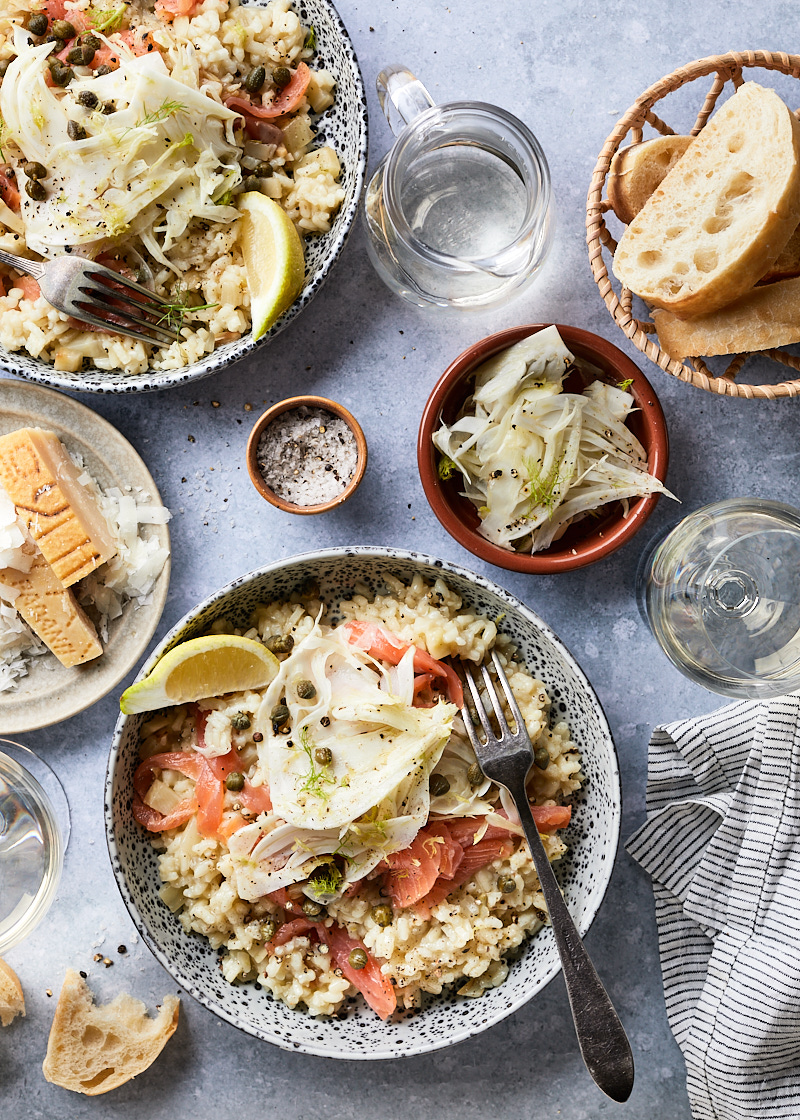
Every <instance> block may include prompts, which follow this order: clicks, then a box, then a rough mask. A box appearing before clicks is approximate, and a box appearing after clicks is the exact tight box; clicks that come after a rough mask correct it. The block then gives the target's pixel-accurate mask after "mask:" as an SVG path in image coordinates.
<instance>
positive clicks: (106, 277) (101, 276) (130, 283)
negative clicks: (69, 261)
mask: <svg viewBox="0 0 800 1120" xmlns="http://www.w3.org/2000/svg"><path fill="white" fill-rule="evenodd" d="M87 264H88V265H89V266H90V267H89V268H87V270H86V271H87V274H88V275H89V276H91V277H92V279H93V280H97V281H100V282H102V283H103V284H104V285H106V287H109V288H113V286H115V285H119V286H122V287H123V288H129V289H130V290H131V291H134V292H139V294H140V295H143V296H147V298H148V299H150V300H152V301H153V302H154V303H157V304H159V306H161V307H167V306H168V305H167V301H166V300H165V299H162V297H161V296H159V295H156V293H155V292H151V291H150V289H149V288H145V286H144V285H143V284H137V283H136V281H135V280H129V279H128V277H127V276H123V275H122V273H121V272H114V270H113V269H112V268H106V267H105V265H102V264H96V263H95V262H94V261H87Z"/></svg>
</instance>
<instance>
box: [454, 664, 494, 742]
mask: <svg viewBox="0 0 800 1120" xmlns="http://www.w3.org/2000/svg"><path fill="white" fill-rule="evenodd" d="M462 664H463V665H464V679H465V680H466V682H467V684H468V685H469V691H470V695H471V696H472V703H473V705H474V707H475V712H476V714H477V716H478V719H479V720H480V721H481V727H482V728H483V732H484V734H485V735H486V738H487V739H494V738H495V733H494V730H493V729H492V725H491V723H490V722H489V716H488V715H487V712H486V708H485V707H484V704H483V700H482V699H481V694H480V691H479V689H478V682H477V681H476V680H475V678H474V676H473V675H472V666H471V665H467V664H465V663H463V662H462ZM464 712H466V713H467V717H466V718H465V719H464V723H465V724H466V725H467V731H469V728H470V727H472V731H473V734H474V735H475V736H477V731H476V730H475V724H474V723H473V722H472V716H471V714H470V712H469V711H468V709H467V705H466V703H465V704H464V707H463V708H462V714H463V713H464ZM470 740H471V741H472V745H473V747H474V746H475V741H474V739H473V738H472V735H470Z"/></svg>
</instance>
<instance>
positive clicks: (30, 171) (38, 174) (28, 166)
mask: <svg viewBox="0 0 800 1120" xmlns="http://www.w3.org/2000/svg"><path fill="white" fill-rule="evenodd" d="M22 170H23V171H24V172H25V174H26V175H27V176H28V178H29V179H46V178H47V168H46V167H45V165H44V164H43V163H37V162H36V161H35V160H28V161H27V162H26V163H23V165H22Z"/></svg>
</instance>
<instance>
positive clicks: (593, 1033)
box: [508, 783, 633, 1102]
mask: <svg viewBox="0 0 800 1120" xmlns="http://www.w3.org/2000/svg"><path fill="white" fill-rule="evenodd" d="M508 791H509V793H510V794H511V795H512V797H513V798H514V801H515V802H516V805H517V809H518V811H519V819H520V823H521V824H522V827H523V829H524V830H525V837H526V839H527V841H528V847H529V848H530V850H531V855H532V856H533V863H534V866H535V867H536V873H537V874H538V876H539V883H540V884H541V888H542V894H543V895H544V897H545V902H546V903H547V910H548V913H549V915H550V923H551V925H552V927H553V934H554V936H555V939H556V946H557V948H558V954H559V956H560V957H561V968H562V970H563V973H564V980H565V982H566V985H567V995H568V996H569V1004H570V1008H571V1010H572V1018H573V1020H574V1022H575V1033H576V1034H577V1036H578V1044H579V1045H580V1048H581V1055H582V1057H583V1060H584V1062H585V1063H586V1068H587V1069H588V1071H589V1073H590V1074H591V1075H592V1077H593V1078H594V1080H595V1082H596V1083H597V1085H598V1086H599V1088H601V1089H602V1090H603V1092H604V1093H606V1094H607V1095H608V1096H609V1097H611V1098H612V1100H615V1101H620V1102H622V1101H626V1100H627V1099H628V1097H629V1096H630V1094H631V1090H632V1089H633V1054H632V1053H631V1047H630V1043H629V1042H628V1039H627V1036H626V1034H625V1029H624V1028H623V1026H622V1023H621V1022H620V1020H619V1016H618V1015H617V1013H616V1011H615V1010H614V1006H613V1004H612V1003H611V1000H610V999H609V997H608V992H607V991H606V990H605V988H604V987H603V984H602V981H601V980H600V977H599V976H598V975H597V972H596V971H595V967H594V965H593V964H592V962H591V960H590V959H589V954H588V953H587V952H586V949H585V948H584V945H583V942H582V941H581V938H580V934H579V933H578V931H577V929H576V928H575V923H574V922H573V920H572V917H571V915H570V912H569V910H568V909H567V907H566V903H565V902H564V899H563V898H562V896H561V891H560V890H559V888H558V883H557V882H556V877H555V875H554V874H553V869H552V867H551V866H550V861H549V860H548V858H547V853H546V852H545V850H544V845H543V844H542V840H541V837H540V836H539V830H538V829H537V827H536V824H535V823H534V820H533V815H532V813H531V810H530V806H529V804H528V798H527V795H526V793H525V787H524V783H523V784H522V786H521V787H520V788H519V789H518V790H517V789H512V788H511V787H510V786H509V787H508Z"/></svg>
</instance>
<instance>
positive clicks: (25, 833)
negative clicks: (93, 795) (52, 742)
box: [0, 739, 70, 956]
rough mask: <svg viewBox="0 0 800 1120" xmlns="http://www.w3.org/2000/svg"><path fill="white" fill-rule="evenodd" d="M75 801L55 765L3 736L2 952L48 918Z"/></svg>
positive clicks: (0, 816)
mask: <svg viewBox="0 0 800 1120" xmlns="http://www.w3.org/2000/svg"><path fill="white" fill-rule="evenodd" d="M69 828H70V825H69V805H68V802H67V798H66V794H65V793H64V790H63V788H62V786H61V783H60V782H59V780H58V778H57V777H56V776H55V774H54V773H53V771H52V770H51V769H50V767H49V766H48V765H47V764H46V763H45V762H44V761H43V760H42V759H41V758H39V756H38V755H36V754H34V753H33V751H31V750H29V749H28V748H27V747H25V746H23V745H22V743H15V742H13V741H12V740H11V739H0V956H1V955H2V954H3V953H5V951H6V950H7V949H10V948H11V947H12V946H13V945H16V944H17V943H18V942H20V941H22V939H23V938H24V937H27V936H28V934H29V933H30V932H31V931H32V930H33V928H34V926H36V925H37V924H38V922H39V921H41V919H42V918H43V917H44V915H45V913H46V912H47V909H48V907H49V906H50V903H51V902H52V901H53V898H54V896H55V892H56V888H57V886H58V881H59V879H60V877H61V868H62V865H63V862H64V851H65V850H66V846H67V842H68V840H69Z"/></svg>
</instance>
